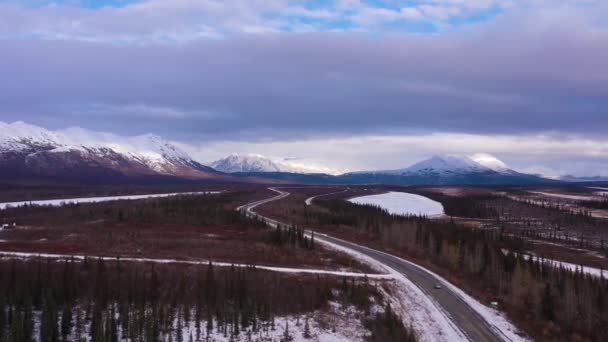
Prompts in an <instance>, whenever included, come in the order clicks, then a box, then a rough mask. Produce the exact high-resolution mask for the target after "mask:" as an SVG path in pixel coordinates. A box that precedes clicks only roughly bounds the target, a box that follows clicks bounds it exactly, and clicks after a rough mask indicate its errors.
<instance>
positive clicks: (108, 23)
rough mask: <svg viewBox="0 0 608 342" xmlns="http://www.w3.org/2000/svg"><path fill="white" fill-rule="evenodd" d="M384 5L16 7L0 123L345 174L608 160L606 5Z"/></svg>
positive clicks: (0, 19)
mask: <svg viewBox="0 0 608 342" xmlns="http://www.w3.org/2000/svg"><path fill="white" fill-rule="evenodd" d="M379 3H380V2H376V1H374V2H372V1H357V0H341V1H329V2H326V5H323V6H321V5H319V3H316V2H309V1H287V0H270V1H261V0H256V1H211V0H204V1H195V0H178V1H164V0H148V1H138V2H135V3H133V4H126V5H121V6H109V7H102V8H97V9H90V8H82V7H79V6H77V5H74V4H72V5H69V6H68V5H61V4H55V5H49V4H47V3H41V4H39V5H38V6H33V7H24V6H22V5H20V4H18V3H17V2H8V3H6V2H4V3H3V4H2V5H0V44H2V58H0V74H1V75H2V76H3V77H2V78H0V93H1V94H2V96H1V97H0V118H1V119H2V120H5V121H11V120H19V119H22V120H26V121H29V122H32V123H36V124H41V125H44V126H47V127H51V128H57V127H61V126H63V125H65V123H68V124H69V125H79V126H83V127H87V128H91V129H95V130H107V131H113V132H116V133H119V134H141V133H147V132H154V133H158V134H162V135H164V136H168V137H170V138H173V139H176V140H180V141H183V142H185V143H193V142H199V141H202V143H201V145H204V146H213V147H215V148H216V151H217V152H218V153H219V152H220V151H225V150H226V149H225V148H223V147H222V146H224V145H225V146H233V147H235V149H234V150H233V151H240V150H239V148H242V149H245V150H247V151H244V152H253V153H266V151H265V150H264V149H265V148H271V149H276V153H272V154H273V155H289V156H292V155H296V156H302V157H306V158H310V156H311V154H312V153H317V154H322V155H323V158H324V161H327V162H328V164H333V163H332V162H334V161H335V162H336V163H337V164H339V165H331V166H332V167H344V168H349V169H358V168H370V167H372V166H374V165H378V166H386V167H387V168H389V167H399V166H406V164H407V163H409V162H413V161H415V160H414V159H418V158H419V157H424V156H426V155H428V154H434V153H435V151H434V150H437V152H453V153H466V154H473V153H476V152H480V151H479V150H480V149H479V148H478V146H483V147H484V148H482V149H481V150H483V152H488V153H493V154H496V155H497V156H499V157H501V159H502V158H504V159H505V160H506V161H507V162H509V163H510V162H511V161H513V162H514V163H515V164H516V166H517V167H520V168H524V167H526V165H528V164H539V167H540V166H544V167H551V168H555V169H560V170H561V169H563V170H573V171H572V172H574V171H577V170H574V169H579V170H578V171H577V172H579V171H580V172H583V171H584V172H589V173H590V174H594V173H599V172H596V170H602V169H606V168H605V166H606V165H605V160H606V159H607V158H608V156H606V152H605V147H603V146H604V145H603V144H604V139H605V138H604V137H605V132H606V131H608V120H606V108H608V73H606V67H605V65H606V62H605V61H606V60H608V46H607V45H606V43H605V42H606V41H608V24H607V22H606V19H605V18H606V14H607V13H608V3H607V2H605V1H599V0H597V1H594V0H588V1H582V2H580V1H574V0H563V1H559V2H556V1H549V0H535V1H528V0H421V1H416V2H411V3H408V4H407V5H402V4H398V3H397V2H392V1H390V2H389V1H386V2H384V1H383V2H382V4H383V5H378V4H379ZM424 32H431V33H432V34H421V33H424ZM413 33H415V34H413ZM442 134H443V135H442ZM446 135H449V136H450V138H449V139H448V138H445V137H446ZM382 137H386V139H384V138H382ZM396 137H402V138H403V139H407V138H408V137H414V138H411V139H413V140H411V141H409V142H408V141H405V142H404V141H403V140H399V139H396ZM440 137H444V138H440ZM476 137H477V138H476ZM480 137H482V138H483V139H482V138H480ZM505 137H509V139H506V138H505ZM556 137H557V138H556ZM332 139H337V140H336V141H338V143H336V145H335V146H336V147H335V148H334V147H333V146H334V145H332V143H333V142H334V140H332ZM518 139H520V140H521V142H518ZM311 142H313V143H311ZM314 142H316V143H314ZM524 142H526V143H524ZM528 142H529V143H528ZM220 144H223V145H220ZM367 144H369V145H367ZM476 144H477V145H476ZM536 144H538V145H536ZM281 146H284V147H281ZM475 146H477V148H474V147H475ZM486 146H488V148H486ZM505 146H507V147H509V146H511V147H509V148H507V147H505ZM512 146H515V147H512ZM539 146H540V147H539ZM338 147H339V148H338ZM287 148H293V149H294V151H297V152H294V153H288V152H289V151H288V150H287ZM375 148H377V149H378V153H373V152H372V151H373V150H374V149H375ZM308 150H310V152H307V151H308ZM450 150H453V151H450ZM200 151H202V152H200V153H201V156H203V154H213V152H212V151H211V150H207V149H206V147H204V148H203V147H202V149H201V150H200ZM360 151H367V152H365V153H363V152H361V153H363V154H362V155H364V156H366V157H365V161H364V162H363V163H361V162H358V161H357V160H358V159H357V158H359V159H360V158H362V157H360V156H358V153H359V152H360ZM518 151H519V152H518ZM230 152H232V151H230ZM395 155H399V156H403V157H399V158H398V159H395V157H394V156H395ZM562 155H566V156H567V157H564V158H562V157H561V156H562ZM216 157H219V155H218V156H216ZM388 161H391V162H392V161H395V164H402V165H386V164H388ZM366 163H367V164H366Z"/></svg>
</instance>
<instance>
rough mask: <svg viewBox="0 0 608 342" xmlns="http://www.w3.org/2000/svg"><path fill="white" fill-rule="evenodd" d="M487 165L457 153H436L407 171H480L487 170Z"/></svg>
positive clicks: (406, 170)
mask: <svg viewBox="0 0 608 342" xmlns="http://www.w3.org/2000/svg"><path fill="white" fill-rule="evenodd" d="M485 169H486V167H485V166H483V165H481V164H479V163H477V162H475V161H474V160H472V159H471V158H469V157H460V156H456V155H451V154H446V155H434V156H432V157H430V158H428V159H425V160H423V161H421V162H418V163H416V164H414V165H412V166H410V167H408V168H407V169H405V170H404V171H405V172H408V173H415V172H423V171H427V172H459V171H467V172H471V171H473V172H479V171H486V170H485Z"/></svg>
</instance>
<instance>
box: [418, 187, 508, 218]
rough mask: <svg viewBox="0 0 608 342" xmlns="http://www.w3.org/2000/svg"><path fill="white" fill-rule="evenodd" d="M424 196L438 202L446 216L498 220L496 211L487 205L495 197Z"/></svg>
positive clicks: (498, 216) (427, 194)
mask: <svg viewBox="0 0 608 342" xmlns="http://www.w3.org/2000/svg"><path fill="white" fill-rule="evenodd" d="M424 195H425V196H427V197H429V198H431V199H433V200H435V201H437V202H440V203H441V204H442V205H443V210H444V212H445V214H446V215H449V216H457V217H470V218H481V219H499V218H500V214H499V212H498V210H496V209H495V208H494V207H492V206H491V205H489V204H488V203H489V202H490V201H493V200H496V199H498V198H499V196H495V195H465V196H458V197H456V196H447V195H443V194H435V193H433V194H431V193H425V194H424Z"/></svg>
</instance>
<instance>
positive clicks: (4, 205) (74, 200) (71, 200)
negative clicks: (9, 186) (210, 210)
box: [0, 191, 221, 210]
mask: <svg viewBox="0 0 608 342" xmlns="http://www.w3.org/2000/svg"><path fill="white" fill-rule="evenodd" d="M220 192H221V191H199V192H173V193H167V194H148V195H124V196H105V197H81V198H64V199H50V200H37V201H19V202H5V203H0V210H4V209H7V208H14V207H20V206H24V205H49V206H62V205H66V204H77V203H97V202H108V201H120V200H138V199H145V198H157V197H171V196H185V195H203V194H218V193H220Z"/></svg>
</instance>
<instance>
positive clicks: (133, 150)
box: [0, 121, 209, 177]
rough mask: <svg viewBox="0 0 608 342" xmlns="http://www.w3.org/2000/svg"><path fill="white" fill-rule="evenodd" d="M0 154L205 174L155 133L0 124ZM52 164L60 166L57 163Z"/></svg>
mask: <svg viewBox="0 0 608 342" xmlns="http://www.w3.org/2000/svg"><path fill="white" fill-rule="evenodd" d="M3 152H11V153H20V154H22V155H23V158H25V159H24V160H26V159H27V160H28V162H30V161H31V160H34V159H36V158H45V156H46V157H47V158H50V159H56V158H59V156H60V155H66V154H70V156H69V158H72V159H78V160H80V161H82V162H83V164H86V162H84V160H94V161H97V162H98V163H99V164H107V165H109V166H108V167H109V168H110V169H112V168H115V169H120V171H119V172H134V171H133V170H136V171H135V172H136V173H141V172H144V173H148V174H160V175H182V174H188V175H189V176H194V177H197V176H201V175H202V174H201V172H203V173H204V172H207V171H209V170H207V169H206V167H204V166H203V165H201V164H199V163H197V162H195V161H194V160H193V159H192V158H191V157H190V156H189V155H188V154H187V153H186V152H184V151H182V150H181V149H179V148H178V147H177V146H175V145H174V144H173V143H171V142H170V141H168V140H165V139H164V138H162V137H160V136H158V135H155V134H143V135H139V136H132V137H123V136H119V135H116V134H112V133H105V132H96V131H89V130H87V129H84V128H80V127H70V128H67V129H64V130H58V131H52V130H48V129H46V128H43V127H39V126H35V125H31V124H28V123H25V122H23V121H17V122H13V123H10V124H6V123H3V122H0V153H3ZM0 157H1V156H0ZM82 158H84V159H82ZM112 158H114V159H112ZM117 158H118V159H117ZM0 159H1V158H0ZM81 159H82V160H81ZM119 160H120V161H119ZM56 163H57V164H58V165H56V166H57V167H60V165H59V164H61V163H60V161H57V162H56ZM73 164H74V165H76V164H78V163H76V162H73ZM49 166H53V165H49ZM128 170H131V171H128Z"/></svg>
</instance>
